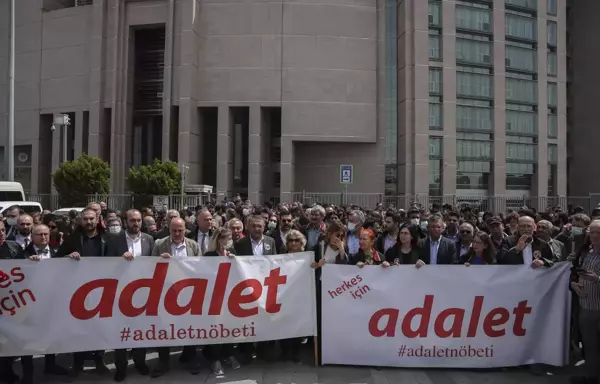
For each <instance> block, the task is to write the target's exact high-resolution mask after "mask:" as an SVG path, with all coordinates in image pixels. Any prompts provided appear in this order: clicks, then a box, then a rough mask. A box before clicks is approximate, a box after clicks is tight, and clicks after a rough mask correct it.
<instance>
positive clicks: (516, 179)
mask: <svg viewBox="0 0 600 384" xmlns="http://www.w3.org/2000/svg"><path fill="white" fill-rule="evenodd" d="M534 173H535V164H533V163H529V164H527V163H510V162H508V163H506V189H508V190H522V191H531V186H532V181H533V174H534Z"/></svg>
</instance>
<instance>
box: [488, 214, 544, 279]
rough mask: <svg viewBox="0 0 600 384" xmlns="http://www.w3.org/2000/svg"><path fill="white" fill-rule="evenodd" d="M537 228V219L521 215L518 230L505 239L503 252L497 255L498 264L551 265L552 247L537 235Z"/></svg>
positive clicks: (534, 266) (535, 266) (536, 266)
mask: <svg viewBox="0 0 600 384" xmlns="http://www.w3.org/2000/svg"><path fill="white" fill-rule="evenodd" d="M535 230H536V225H535V220H533V218H531V217H529V216H521V217H520V218H519V221H518V223H517V230H516V232H515V233H514V234H513V235H511V236H509V237H507V238H505V239H504V240H503V244H502V252H501V253H500V255H498V256H497V259H498V264H505V265H518V264H524V265H530V266H531V267H533V268H538V267H551V266H552V265H553V264H554V262H553V259H554V257H553V254H552V249H551V248H550V246H549V245H548V243H546V242H545V241H544V240H542V239H540V238H539V237H538V236H536V234H535Z"/></svg>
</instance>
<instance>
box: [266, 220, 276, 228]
mask: <svg viewBox="0 0 600 384" xmlns="http://www.w3.org/2000/svg"><path fill="white" fill-rule="evenodd" d="M267 228H269V229H275V228H277V223H276V222H274V221H269V225H267Z"/></svg>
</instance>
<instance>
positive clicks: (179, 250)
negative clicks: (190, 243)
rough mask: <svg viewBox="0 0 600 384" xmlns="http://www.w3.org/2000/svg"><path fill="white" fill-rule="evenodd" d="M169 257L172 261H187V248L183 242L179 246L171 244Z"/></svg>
mask: <svg viewBox="0 0 600 384" xmlns="http://www.w3.org/2000/svg"><path fill="white" fill-rule="evenodd" d="M171 257H172V258H174V259H179V260H183V259H187V257H188V254H187V247H186V246H185V241H184V242H183V243H181V244H175V243H171Z"/></svg>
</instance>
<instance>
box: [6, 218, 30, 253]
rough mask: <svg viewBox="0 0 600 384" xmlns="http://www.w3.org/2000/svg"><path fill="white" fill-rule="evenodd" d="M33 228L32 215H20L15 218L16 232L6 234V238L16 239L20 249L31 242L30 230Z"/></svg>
mask: <svg viewBox="0 0 600 384" xmlns="http://www.w3.org/2000/svg"><path fill="white" fill-rule="evenodd" d="M32 229H33V217H31V216H29V215H21V216H19V218H18V219H17V232H16V233H13V234H12V235H10V236H8V237H7V238H6V240H13V241H16V242H17V243H18V244H19V245H20V246H21V249H25V248H27V246H29V244H31V230H32Z"/></svg>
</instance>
